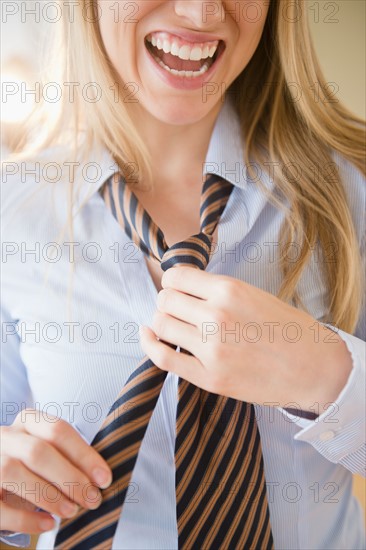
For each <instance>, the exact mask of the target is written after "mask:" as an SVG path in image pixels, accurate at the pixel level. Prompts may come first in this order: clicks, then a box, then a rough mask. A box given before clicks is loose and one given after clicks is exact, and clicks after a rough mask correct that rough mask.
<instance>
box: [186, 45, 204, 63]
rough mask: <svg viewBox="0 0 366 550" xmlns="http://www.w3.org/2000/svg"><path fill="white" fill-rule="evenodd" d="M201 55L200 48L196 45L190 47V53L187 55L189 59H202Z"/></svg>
mask: <svg viewBox="0 0 366 550" xmlns="http://www.w3.org/2000/svg"><path fill="white" fill-rule="evenodd" d="M202 57H203V56H202V50H201V48H199V47H196V48H192V49H191V55H190V56H189V59H190V60H191V61H199V60H200V59H202Z"/></svg>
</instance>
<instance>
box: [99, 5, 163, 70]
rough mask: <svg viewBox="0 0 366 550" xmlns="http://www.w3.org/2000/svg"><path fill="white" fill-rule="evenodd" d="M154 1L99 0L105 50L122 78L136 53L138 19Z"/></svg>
mask: <svg viewBox="0 0 366 550" xmlns="http://www.w3.org/2000/svg"><path fill="white" fill-rule="evenodd" d="M153 4H155V2H154V1H150V0H149V1H148V2H147V1H146V0H138V1H136V0H134V1H133V2H131V1H130V0H126V1H122V0H119V1H117V2H116V1H115V0H112V1H110V0H99V12H100V19H99V29H100V33H101V36H102V40H103V44H104V47H105V50H106V52H107V54H108V56H109V58H110V60H111V61H112V63H113V65H114V66H115V68H116V70H117V72H118V73H119V74H120V75H121V77H122V78H123V73H124V72H126V68H127V66H128V60H132V59H133V58H134V56H135V55H136V40H137V35H138V32H137V31H138V25H139V22H140V20H141V19H142V18H143V17H145V15H146V14H147V13H148V12H149V11H151V9H152V6H153Z"/></svg>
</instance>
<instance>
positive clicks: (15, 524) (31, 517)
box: [0, 502, 55, 535]
mask: <svg viewBox="0 0 366 550" xmlns="http://www.w3.org/2000/svg"><path fill="white" fill-rule="evenodd" d="M54 527H55V520H54V519H53V517H52V516H50V515H49V514H47V513H46V512H31V511H29V510H20V509H15V508H14V507H12V506H10V505H8V504H6V503H4V502H0V529H1V530H7V531H14V532H15V533H26V534H28V535H37V534H39V533H44V532H45V531H50V530H51V529H53V528H54Z"/></svg>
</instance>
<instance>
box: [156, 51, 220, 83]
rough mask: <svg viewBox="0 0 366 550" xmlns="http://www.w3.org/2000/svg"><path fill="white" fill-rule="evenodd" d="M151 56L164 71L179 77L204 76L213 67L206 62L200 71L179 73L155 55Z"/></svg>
mask: <svg viewBox="0 0 366 550" xmlns="http://www.w3.org/2000/svg"><path fill="white" fill-rule="evenodd" d="M151 55H152V56H153V58H154V59H155V61H156V62H157V63H159V65H160V67H163V69H165V70H166V71H169V72H170V73H172V74H174V75H178V76H188V77H192V78H195V77H197V76H201V75H202V74H204V73H205V72H206V71H208V69H209V68H210V66H211V64H210V63H207V61H205V62H204V64H203V65H202V67H201V68H200V70H199V71H177V70H176V69H171V68H170V67H168V65H165V63H163V61H162V60H161V59H159V57H157V56H156V55H154V54H153V53H152V54H151Z"/></svg>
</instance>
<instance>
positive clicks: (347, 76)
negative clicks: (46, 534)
mask: <svg viewBox="0 0 366 550" xmlns="http://www.w3.org/2000/svg"><path fill="white" fill-rule="evenodd" d="M306 6H307V10H308V13H309V20H310V25H311V29H312V33H313V37H314V42H315V46H316V50H317V52H318V55H319V59H320V63H321V65H322V68H323V70H324V73H325V77H326V80H327V82H331V83H335V84H336V85H337V87H338V91H337V93H336V97H337V98H339V100H340V101H343V102H344V103H345V104H346V106H347V107H348V108H349V109H350V110H351V111H352V112H353V113H355V114H357V115H359V116H361V117H362V118H365V117H366V101H365V89H366V86H365V77H366V70H365V67H366V55H365V51H366V47H365V18H366V2H365V1H364V0H337V1H334V2H333V1H329V0H320V1H316V0H306ZM354 488H355V493H356V494H357V496H358V498H359V499H360V500H361V502H362V503H363V506H364V507H365V500H366V482H365V480H364V479H362V478H361V477H359V476H355V484H354ZM4 548H10V547H7V546H5V545H1V544H0V549H4Z"/></svg>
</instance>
